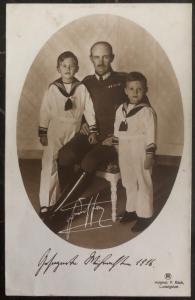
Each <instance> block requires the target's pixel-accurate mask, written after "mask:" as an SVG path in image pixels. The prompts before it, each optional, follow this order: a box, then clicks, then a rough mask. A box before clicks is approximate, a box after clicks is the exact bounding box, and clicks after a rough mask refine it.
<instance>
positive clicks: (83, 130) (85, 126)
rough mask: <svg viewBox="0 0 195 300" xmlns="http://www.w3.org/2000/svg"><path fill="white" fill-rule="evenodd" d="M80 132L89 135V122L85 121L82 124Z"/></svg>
mask: <svg viewBox="0 0 195 300" xmlns="http://www.w3.org/2000/svg"><path fill="white" fill-rule="evenodd" d="M80 133H81V134H83V135H88V134H89V126H88V124H87V123H83V124H82V125H81V129H80Z"/></svg>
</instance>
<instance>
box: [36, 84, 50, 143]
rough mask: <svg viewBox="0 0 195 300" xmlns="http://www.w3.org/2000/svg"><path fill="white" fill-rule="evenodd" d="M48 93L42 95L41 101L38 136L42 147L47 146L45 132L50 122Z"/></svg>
mask: <svg viewBox="0 0 195 300" xmlns="http://www.w3.org/2000/svg"><path fill="white" fill-rule="evenodd" d="M49 98H50V92H49V90H47V91H46V92H45V94H44V97H43V101H42V104H41V108H40V118H39V130H38V135H39V138H40V142H41V144H42V145H43V146H47V145H48V140H47V130H48V126H49V122H50V105H49Z"/></svg>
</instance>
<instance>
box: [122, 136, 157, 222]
mask: <svg viewBox="0 0 195 300" xmlns="http://www.w3.org/2000/svg"><path fill="white" fill-rule="evenodd" d="M145 149H146V144H145V138H144V135H142V134H140V135H135V136H130V137H129V136H128V137H127V136H126V137H121V138H119V166H120V172H121V178H122V184H123V186H124V187H125V189H126V195H127V202H126V210H127V211H128V212H133V211H135V212H136V214H137V216H138V217H141V218H149V217H151V216H152V214H153V184H152V179H151V171H152V170H151V169H148V170H146V169H144V161H145V157H146V150H145Z"/></svg>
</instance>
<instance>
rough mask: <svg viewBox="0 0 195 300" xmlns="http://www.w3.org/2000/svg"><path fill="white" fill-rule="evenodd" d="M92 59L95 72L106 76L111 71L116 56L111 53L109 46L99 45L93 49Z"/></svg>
mask: <svg viewBox="0 0 195 300" xmlns="http://www.w3.org/2000/svg"><path fill="white" fill-rule="evenodd" d="M90 58H91V61H92V63H93V65H94V68H95V72H96V73H97V74H98V75H104V74H106V73H108V72H109V71H110V68H111V62H112V61H113V59H114V55H113V54H112V53H110V48H109V47H108V46H106V45H104V44H98V45H96V46H94V47H93V49H92V52H91V57H90Z"/></svg>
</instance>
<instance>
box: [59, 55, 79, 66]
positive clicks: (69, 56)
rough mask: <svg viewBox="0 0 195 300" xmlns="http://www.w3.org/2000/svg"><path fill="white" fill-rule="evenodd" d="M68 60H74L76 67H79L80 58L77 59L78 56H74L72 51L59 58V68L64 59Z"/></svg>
mask: <svg viewBox="0 0 195 300" xmlns="http://www.w3.org/2000/svg"><path fill="white" fill-rule="evenodd" d="M66 58H72V59H74V61H75V64H76V66H78V65H79V61H78V58H77V57H76V55H74V53H72V52H71V51H65V52H63V53H61V54H60V55H59V56H58V59H57V68H58V67H59V66H60V63H61V62H63V61H64V59H66Z"/></svg>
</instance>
